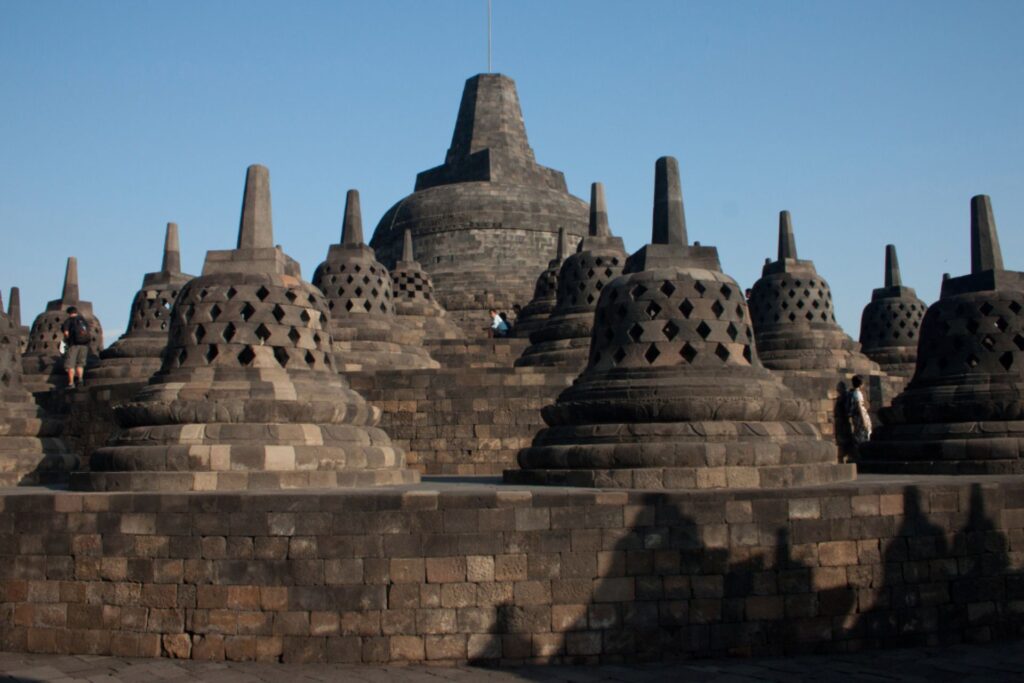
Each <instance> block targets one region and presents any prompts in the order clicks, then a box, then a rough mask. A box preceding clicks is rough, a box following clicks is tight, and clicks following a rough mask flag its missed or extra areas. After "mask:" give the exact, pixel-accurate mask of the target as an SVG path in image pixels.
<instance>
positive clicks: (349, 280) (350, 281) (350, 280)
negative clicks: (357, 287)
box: [345, 275, 356, 285]
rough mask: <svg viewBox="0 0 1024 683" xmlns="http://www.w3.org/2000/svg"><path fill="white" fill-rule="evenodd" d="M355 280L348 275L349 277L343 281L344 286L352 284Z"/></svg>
mask: <svg viewBox="0 0 1024 683" xmlns="http://www.w3.org/2000/svg"><path fill="white" fill-rule="evenodd" d="M355 280H356V279H355V277H354V276H352V275H349V276H348V277H347V278H346V279H345V284H347V285H350V284H352V283H353V282H355Z"/></svg>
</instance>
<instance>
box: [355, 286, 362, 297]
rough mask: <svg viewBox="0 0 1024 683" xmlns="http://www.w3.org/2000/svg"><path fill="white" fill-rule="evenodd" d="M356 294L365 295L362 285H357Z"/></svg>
mask: <svg viewBox="0 0 1024 683" xmlns="http://www.w3.org/2000/svg"><path fill="white" fill-rule="evenodd" d="M355 295H356V296H362V295H363V288H362V287H356V291H355Z"/></svg>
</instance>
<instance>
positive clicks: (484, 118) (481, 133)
mask: <svg viewBox="0 0 1024 683" xmlns="http://www.w3.org/2000/svg"><path fill="white" fill-rule="evenodd" d="M483 149H490V150H494V151H498V150H501V151H510V152H515V153H516V154H525V155H527V156H529V157H531V158H532V157H533V150H531V149H530V144H529V142H528V141H527V138H526V125H525V124H524V123H523V112H522V109H521V108H520V106H519V95H518V94H517V93H516V84H515V82H514V81H513V80H512V79H511V78H509V77H508V76H503V75H501V74H490V73H489V74H478V75H476V76H473V77H472V78H470V79H469V80H467V81H466V86H465V88H464V89H463V91H462V101H461V102H460V103H459V115H458V119H457V120H456V122H455V131H454V132H453V133H452V144H451V147H449V148H448V155H447V158H446V159H445V163H452V162H454V161H457V160H459V159H463V158H465V157H468V156H469V155H470V154H475V153H476V152H479V151H481V150H483Z"/></svg>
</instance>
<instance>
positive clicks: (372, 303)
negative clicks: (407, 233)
mask: <svg viewBox="0 0 1024 683" xmlns="http://www.w3.org/2000/svg"><path fill="white" fill-rule="evenodd" d="M313 284H314V285H315V286H316V287H318V288H319V289H320V291H321V292H323V293H324V296H325V297H326V298H327V306H328V308H329V309H330V311H331V335H332V336H333V337H334V358H335V363H336V364H337V366H338V370H339V371H341V372H359V371H364V370H383V369H423V368H437V367H440V365H439V363H438V362H437V361H435V360H434V359H433V358H431V357H430V354H429V353H428V352H427V350H426V348H424V346H423V337H422V335H420V334H418V333H417V330H415V329H412V328H410V327H408V326H406V325H404V324H402V322H401V321H399V319H398V318H397V316H396V315H395V301H394V295H393V293H392V289H391V274H390V273H388V270H387V268H385V267H384V266H383V265H382V264H381V263H380V262H379V261H378V260H377V257H376V256H375V255H374V253H373V249H371V248H370V247H368V246H367V245H366V243H365V242H363V218H362V213H361V211H360V208H359V192H358V191H356V190H349V191H348V194H347V195H346V197H345V218H344V220H343V222H342V228H341V244H332V245H331V246H330V248H329V249H328V251H327V260H326V261H324V262H323V263H321V264H320V265H319V266H317V268H316V271H315V272H314V273H313Z"/></svg>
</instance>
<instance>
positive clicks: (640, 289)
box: [629, 283, 647, 300]
mask: <svg viewBox="0 0 1024 683" xmlns="http://www.w3.org/2000/svg"><path fill="white" fill-rule="evenodd" d="M646 293H647V288H646V287H644V286H643V285H642V284H639V283H637V285H636V286H635V287H633V289H632V290H630V292H629V294H630V296H632V297H633V299H634V300H635V299H639V298H640V297H642V296H643V295H644V294H646Z"/></svg>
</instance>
